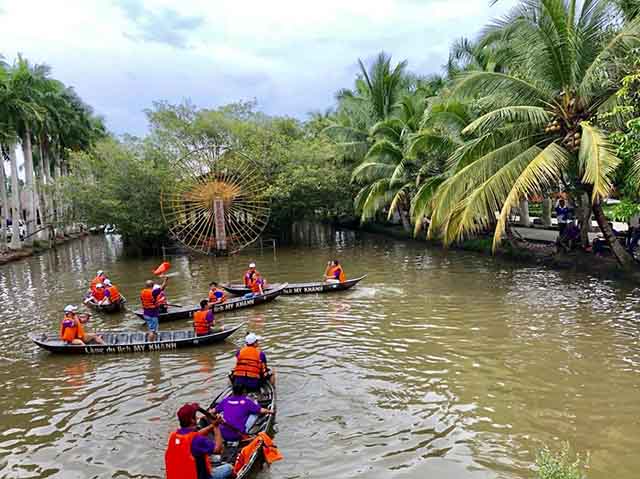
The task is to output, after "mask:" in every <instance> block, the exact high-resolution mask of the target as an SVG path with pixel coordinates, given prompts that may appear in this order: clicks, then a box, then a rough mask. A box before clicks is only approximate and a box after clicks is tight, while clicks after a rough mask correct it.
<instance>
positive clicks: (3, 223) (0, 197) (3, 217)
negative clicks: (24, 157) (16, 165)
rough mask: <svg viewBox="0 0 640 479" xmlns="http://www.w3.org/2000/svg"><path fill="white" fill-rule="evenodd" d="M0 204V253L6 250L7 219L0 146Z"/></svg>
mask: <svg viewBox="0 0 640 479" xmlns="http://www.w3.org/2000/svg"><path fill="white" fill-rule="evenodd" d="M0 202H1V206H2V214H0V251H6V249H7V218H8V217H9V215H8V213H7V212H8V211H9V208H10V206H9V196H8V195H7V176H6V174H5V172H4V153H3V151H2V147H1V146H0Z"/></svg>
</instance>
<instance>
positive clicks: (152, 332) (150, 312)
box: [140, 276, 169, 341]
mask: <svg viewBox="0 0 640 479" xmlns="http://www.w3.org/2000/svg"><path fill="white" fill-rule="evenodd" d="M168 279H169V278H167V277H166V276H165V277H164V280H163V282H162V284H161V285H160V287H159V288H154V284H153V281H151V280H148V281H146V282H145V287H144V289H143V290H142V291H140V302H141V303H142V317H143V319H144V321H145V322H146V323H147V327H148V328H149V334H148V337H147V340H148V341H155V340H156V338H157V335H158V317H159V316H160V305H159V302H158V297H159V296H160V294H161V293H162V292H163V291H164V288H165V287H166V286H167V281H168Z"/></svg>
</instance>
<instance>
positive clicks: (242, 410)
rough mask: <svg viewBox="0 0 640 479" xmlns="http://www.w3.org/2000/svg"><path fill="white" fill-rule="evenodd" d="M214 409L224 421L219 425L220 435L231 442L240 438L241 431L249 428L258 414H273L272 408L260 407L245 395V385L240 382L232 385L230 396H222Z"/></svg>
mask: <svg viewBox="0 0 640 479" xmlns="http://www.w3.org/2000/svg"><path fill="white" fill-rule="evenodd" d="M216 411H217V412H218V413H220V414H222V417H223V418H224V423H222V425H221V426H220V432H221V433H222V437H223V438H224V440H225V441H231V442H233V441H239V440H240V439H242V434H241V433H246V432H247V431H248V430H249V429H251V427H252V426H253V425H254V424H255V422H256V420H257V419H258V414H273V411H272V410H270V409H265V408H263V407H261V406H260V405H259V404H258V403H256V402H255V401H253V400H252V399H250V398H249V397H247V396H246V395H245V387H244V386H243V385H242V384H240V383H235V384H234V385H233V391H232V394H231V396H227V397H226V398H224V399H223V400H222V401H221V402H220V404H218V405H217V406H216ZM225 423H226V424H228V425H229V426H231V427H228V426H227V425H226V424H225Z"/></svg>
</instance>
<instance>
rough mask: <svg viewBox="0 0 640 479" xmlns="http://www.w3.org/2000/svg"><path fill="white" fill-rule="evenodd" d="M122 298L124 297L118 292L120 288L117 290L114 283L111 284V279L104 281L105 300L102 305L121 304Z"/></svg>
mask: <svg viewBox="0 0 640 479" xmlns="http://www.w3.org/2000/svg"><path fill="white" fill-rule="evenodd" d="M121 298H122V295H121V294H120V291H119V290H118V288H116V287H115V286H114V285H113V283H111V280H109V278H107V279H105V280H104V299H103V300H102V303H101V304H111V303H118V302H120V299H121Z"/></svg>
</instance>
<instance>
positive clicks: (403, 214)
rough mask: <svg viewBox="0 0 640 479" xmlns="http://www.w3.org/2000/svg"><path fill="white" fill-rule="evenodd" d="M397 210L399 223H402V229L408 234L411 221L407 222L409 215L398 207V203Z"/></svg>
mask: <svg viewBox="0 0 640 479" xmlns="http://www.w3.org/2000/svg"><path fill="white" fill-rule="evenodd" d="M397 210H398V215H400V221H402V228H403V229H404V230H405V231H406V232H410V231H411V221H409V214H408V213H407V211H406V210H405V209H404V208H403V207H402V206H401V205H400V203H398V206H397Z"/></svg>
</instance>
